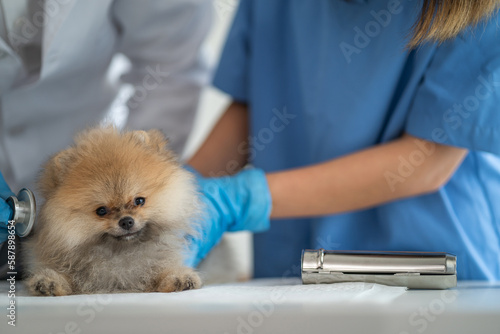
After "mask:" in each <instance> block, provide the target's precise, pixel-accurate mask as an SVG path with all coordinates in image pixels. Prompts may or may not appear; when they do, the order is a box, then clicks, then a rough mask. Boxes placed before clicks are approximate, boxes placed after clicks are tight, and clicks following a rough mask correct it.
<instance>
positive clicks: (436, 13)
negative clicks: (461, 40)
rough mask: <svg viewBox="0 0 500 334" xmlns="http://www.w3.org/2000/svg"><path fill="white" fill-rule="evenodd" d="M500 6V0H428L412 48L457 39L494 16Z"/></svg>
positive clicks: (413, 35) (413, 31)
mask: <svg viewBox="0 0 500 334" xmlns="http://www.w3.org/2000/svg"><path fill="white" fill-rule="evenodd" d="M499 7H500V0H470V1H469V0H424V1H423V4H422V11H421V12H420V17H419V19H418V20H417V22H415V24H414V25H413V28H412V34H411V39H410V42H409V43H408V47H409V48H415V47H417V46H419V45H421V44H423V43H425V42H438V43H442V42H444V41H446V40H448V39H451V38H454V37H456V36H457V35H458V34H459V33H460V32H461V31H463V30H464V29H466V28H468V27H472V26H475V25H477V24H478V23H479V22H481V21H482V20H483V19H487V18H489V17H491V16H492V15H493V14H494V13H496V12H497V10H498V8H499Z"/></svg>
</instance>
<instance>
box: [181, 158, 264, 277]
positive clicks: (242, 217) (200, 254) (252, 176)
mask: <svg viewBox="0 0 500 334" xmlns="http://www.w3.org/2000/svg"><path fill="white" fill-rule="evenodd" d="M188 169H189V167H188ZM195 174H196V176H197V181H198V185H199V192H200V194H201V201H202V203H203V204H204V208H203V210H204V211H203V213H202V218H201V221H200V225H199V228H198V232H199V233H198V235H195V236H190V237H189V240H188V241H189V243H190V244H189V253H188V256H187V259H186V261H185V264H186V265H188V266H190V267H196V266H197V265H198V264H199V263H200V261H201V260H203V259H204V258H205V256H206V255H207V254H208V252H209V251H210V250H211V249H212V248H213V247H214V246H215V245H216V244H217V243H218V242H219V240H220V239H221V237H222V235H223V234H224V232H226V231H231V232H236V231H251V232H261V231H265V230H267V229H268V228H269V224H270V222H269V216H270V214H271V204H272V202H271V194H270V192H269V187H268V185H267V179H266V176H265V174H264V172H263V171H262V170H259V169H246V170H243V171H242V172H240V173H238V174H237V175H234V176H225V177H219V178H203V177H201V176H200V175H199V174H198V173H196V172H195Z"/></svg>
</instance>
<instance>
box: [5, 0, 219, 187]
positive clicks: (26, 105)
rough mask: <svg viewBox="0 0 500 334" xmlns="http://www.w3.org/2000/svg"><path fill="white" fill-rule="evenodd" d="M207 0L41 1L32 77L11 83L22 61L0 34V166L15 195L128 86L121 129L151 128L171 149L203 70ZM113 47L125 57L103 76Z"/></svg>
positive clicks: (177, 145) (186, 127) (189, 114)
mask: <svg viewBox="0 0 500 334" xmlns="http://www.w3.org/2000/svg"><path fill="white" fill-rule="evenodd" d="M211 6H212V3H211V0H45V17H46V22H45V24H44V30H43V45H42V67H41V72H40V76H39V78H38V80H34V81H33V80H32V81H33V82H31V83H28V82H27V81H26V80H25V81H24V82H22V83H21V84H19V77H20V76H21V74H20V73H22V72H21V71H22V70H23V65H22V62H21V60H20V59H19V57H18V56H17V54H16V53H15V52H14V51H13V50H12V49H11V48H10V47H9V46H8V44H7V43H6V42H5V41H4V40H2V39H1V38H0V167H1V168H2V170H1V171H2V173H3V174H4V176H5V177H6V179H7V182H8V183H9V184H10V185H11V187H12V189H13V190H14V191H16V190H17V189H18V188H19V187H21V186H28V185H31V184H32V182H33V180H34V177H35V175H36V172H37V171H38V170H39V168H40V165H41V164H42V163H43V162H44V161H45V160H46V159H47V158H48V157H49V156H50V155H51V154H54V153H55V152H57V151H58V150H60V149H63V148H65V147H66V146H68V145H69V144H70V143H71V142H72V137H73V135H74V134H75V132H77V131H79V130H81V129H83V128H85V127H88V126H89V125H93V124H97V123H98V122H99V121H100V120H101V119H102V118H103V116H104V115H105V113H106V111H107V110H108V108H109V107H110V104H111V103H112V102H113V100H114V99H115V97H116V95H117V92H118V91H119V86H120V84H122V83H124V82H125V83H130V84H132V85H134V87H136V88H137V89H136V94H135V95H134V96H133V97H132V98H131V100H130V101H129V106H130V108H129V109H130V117H129V121H128V127H129V128H160V129H162V130H163V131H164V132H165V134H166V135H167V136H168V137H169V138H170V143H171V146H172V147H173V148H174V149H175V150H177V151H180V149H181V148H182V146H183V144H184V143H185V141H186V138H187V135H188V133H189V131H190V129H191V125H192V123H193V118H194V113H195V110H196V106H197V103H198V97H199V93H200V89H201V86H202V85H203V84H204V83H205V82H206V80H207V73H208V71H207V66H206V65H205V62H204V61H203V59H202V57H200V46H201V43H202V41H203V39H204V37H205V35H206V33H207V32H208V30H209V26H210V22H211V11H212V8H211ZM117 53H123V54H124V55H126V56H127V57H128V58H129V59H130V61H131V64H132V66H131V69H130V71H129V72H128V73H127V74H126V75H125V76H123V77H122V79H121V80H120V82H118V83H117V84H113V83H111V82H109V80H107V79H106V78H107V75H106V73H107V71H108V68H109V65H110V62H111V60H112V58H113V56H115V55H116V54H117Z"/></svg>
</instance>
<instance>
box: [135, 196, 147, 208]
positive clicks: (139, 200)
mask: <svg viewBox="0 0 500 334" xmlns="http://www.w3.org/2000/svg"><path fill="white" fill-rule="evenodd" d="M144 203H146V199H145V198H144V197H137V198H136V199H135V200H134V204H135V205H136V206H143V205H144Z"/></svg>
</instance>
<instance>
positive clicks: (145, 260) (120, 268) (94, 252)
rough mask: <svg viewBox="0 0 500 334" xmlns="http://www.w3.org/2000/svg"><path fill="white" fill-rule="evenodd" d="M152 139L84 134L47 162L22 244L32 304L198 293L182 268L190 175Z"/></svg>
mask: <svg viewBox="0 0 500 334" xmlns="http://www.w3.org/2000/svg"><path fill="white" fill-rule="evenodd" d="M166 144H167V141H166V139H165V137H164V136H163V134H162V133H160V132H159V131H155V130H153V131H148V132H144V131H133V132H123V133H122V132H119V131H118V130H116V129H114V128H93V129H90V130H87V131H85V132H83V133H81V134H80V135H78V136H77V137H76V138H75V145H74V146H72V147H70V148H68V149H66V150H64V151H61V152H60V153H58V154H56V155H55V156H54V157H52V158H51V159H50V160H49V161H48V162H47V163H46V165H45V166H44V168H43V171H42V173H41V176H40V179H39V188H40V192H41V194H42V195H43V197H44V198H45V203H44V205H43V206H42V209H41V212H40V216H39V219H38V222H37V225H36V226H35V233H34V235H33V236H32V238H31V239H30V240H29V241H28V242H27V245H26V246H27V247H26V248H27V254H25V255H26V256H25V257H26V263H27V265H28V280H27V286H28V289H29V291H30V292H31V293H32V294H34V295H43V296H62V295H69V294H92V293H110V292H154V291H157V292H172V291H182V290H188V289H196V288H199V287H200V286H201V280H200V277H199V276H198V274H197V273H196V272H195V271H194V270H193V269H191V268H188V267H185V266H184V265H183V263H182V260H183V258H182V253H183V250H184V243H185V236H186V235H187V234H190V233H193V225H192V224H193V221H194V218H195V217H196V215H197V214H198V212H199V204H198V199H197V196H198V195H197V191H196V186H195V184H194V177H193V176H192V174H191V173H189V172H187V171H185V170H184V169H183V168H181V166H180V164H179V163H178V162H177V160H176V157H175V156H174V154H173V153H172V152H171V151H169V149H168V148H167V146H166Z"/></svg>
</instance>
